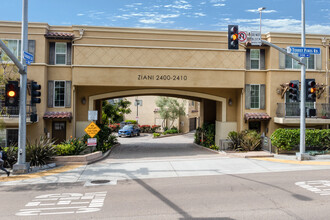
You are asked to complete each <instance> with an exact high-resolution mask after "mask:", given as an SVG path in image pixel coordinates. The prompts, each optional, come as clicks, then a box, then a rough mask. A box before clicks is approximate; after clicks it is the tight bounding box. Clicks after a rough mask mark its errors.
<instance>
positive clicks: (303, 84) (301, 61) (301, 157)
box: [261, 0, 309, 160]
mask: <svg viewBox="0 0 330 220" xmlns="http://www.w3.org/2000/svg"><path fill="white" fill-rule="evenodd" d="M261 42H262V43H263V44H265V45H268V46H271V47H273V48H275V49H276V50H278V51H280V52H281V53H284V54H285V55H287V56H289V57H291V58H292V59H294V60H296V61H298V63H299V64H300V65H301V89H300V91H301V92H300V146H299V153H297V154H296V156H297V159H298V160H306V159H308V158H309V156H308V154H306V153H305V150H306V147H305V133H306V116H305V114H306V110H305V103H306V92H305V91H306V82H305V79H306V63H305V62H306V61H305V60H306V59H305V58H304V57H300V58H299V57H296V56H294V55H292V54H290V53H288V52H287V51H286V50H284V49H282V48H280V47H278V46H276V45H275V44H272V43H270V42H268V41H265V40H261ZM305 44H306V43H305V0H301V46H302V47H305Z"/></svg>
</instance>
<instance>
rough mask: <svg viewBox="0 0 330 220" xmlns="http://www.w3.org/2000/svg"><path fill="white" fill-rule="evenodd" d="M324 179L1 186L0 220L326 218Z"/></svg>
mask: <svg viewBox="0 0 330 220" xmlns="http://www.w3.org/2000/svg"><path fill="white" fill-rule="evenodd" d="M326 177H329V170H321V171H294V172H277V173H261V174H242V175H222V176H201V177H175V178H161V179H135V180H124V181H119V182H118V183H117V185H99V186H91V187H86V186H84V185H83V183H69V184H37V185H24V186H5V187H1V189H0V192H1V197H2V199H1V201H0V207H1V210H2V212H1V213H2V214H1V219H62V220H65V219H254V220H255V219H274V220H278V219H306V220H307V219H308V220H309V219H329V215H330V209H329V207H330V194H329V193H328V194H326V195H321V193H320V192H319V191H313V190H315V189H321V190H323V192H325V193H326V192H327V191H328V190H330V185H329V182H330V178H326ZM318 180H328V182H316V181H318ZM310 181H314V182H310ZM306 186H310V187H307V188H306ZM313 187H314V188H313ZM328 192H329V191H328ZM93 200H94V202H93Z"/></svg>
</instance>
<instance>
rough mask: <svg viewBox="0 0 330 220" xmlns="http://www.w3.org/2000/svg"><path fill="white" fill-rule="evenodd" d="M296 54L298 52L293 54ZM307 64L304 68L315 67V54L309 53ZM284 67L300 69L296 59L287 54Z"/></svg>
mask: <svg viewBox="0 0 330 220" xmlns="http://www.w3.org/2000/svg"><path fill="white" fill-rule="evenodd" d="M293 55H295V56H298V54H293ZM306 63H307V66H306V69H315V55H314V54H311V55H310V57H308V58H307V61H306ZM285 68H286V69H300V68H301V66H300V65H299V64H298V61H296V60H294V59H292V58H291V57H289V56H285Z"/></svg>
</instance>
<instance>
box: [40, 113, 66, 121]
mask: <svg viewBox="0 0 330 220" xmlns="http://www.w3.org/2000/svg"><path fill="white" fill-rule="evenodd" d="M54 118H55V119H69V120H71V119H72V113H71V112H46V113H45V115H44V119H54Z"/></svg>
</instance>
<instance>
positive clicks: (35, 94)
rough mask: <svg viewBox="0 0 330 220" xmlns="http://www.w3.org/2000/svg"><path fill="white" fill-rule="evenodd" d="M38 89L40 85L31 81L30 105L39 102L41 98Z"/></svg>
mask: <svg viewBox="0 0 330 220" xmlns="http://www.w3.org/2000/svg"><path fill="white" fill-rule="evenodd" d="M40 89H41V85H38V83H37V82H35V81H31V105H34V104H37V103H40V102H41V99H40V98H39V97H40V96H41V92H40V91H39V90H40Z"/></svg>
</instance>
